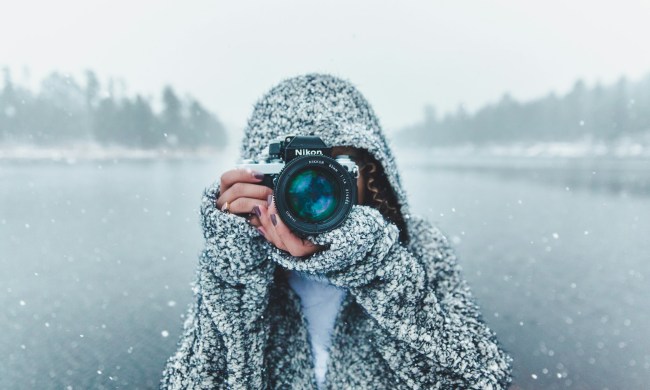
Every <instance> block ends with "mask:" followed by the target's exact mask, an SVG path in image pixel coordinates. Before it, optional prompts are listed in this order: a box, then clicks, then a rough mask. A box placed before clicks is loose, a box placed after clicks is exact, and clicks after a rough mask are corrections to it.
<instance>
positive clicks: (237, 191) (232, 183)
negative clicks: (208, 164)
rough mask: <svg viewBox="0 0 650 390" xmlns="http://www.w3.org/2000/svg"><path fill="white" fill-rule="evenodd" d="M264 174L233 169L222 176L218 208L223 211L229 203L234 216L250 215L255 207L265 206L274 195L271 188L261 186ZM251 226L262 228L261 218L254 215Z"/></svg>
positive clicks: (229, 209)
mask: <svg viewBox="0 0 650 390" xmlns="http://www.w3.org/2000/svg"><path fill="white" fill-rule="evenodd" d="M262 179H264V174H262V173H260V172H255V171H251V170H250V169H231V170H229V171H227V172H225V173H224V174H223V175H221V184H220V188H221V191H220V192H221V193H220V194H219V198H218V199H217V208H218V209H219V210H223V209H224V206H225V204H226V203H228V211H229V212H230V213H232V214H249V213H252V212H253V207H254V206H264V205H266V204H267V202H268V197H269V196H270V195H272V194H273V190H272V189H270V188H269V187H266V186H263V185H261V184H259V183H260V182H261V181H262ZM250 222H251V224H252V225H253V226H255V227H259V226H260V222H259V218H258V217H257V216H256V215H254V216H253V217H252V219H251V221H250Z"/></svg>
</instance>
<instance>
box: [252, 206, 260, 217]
mask: <svg viewBox="0 0 650 390" xmlns="http://www.w3.org/2000/svg"><path fill="white" fill-rule="evenodd" d="M253 212H254V213H255V215H257V217H258V218H259V217H261V216H262V210H260V207H259V206H257V205H255V206H253Z"/></svg>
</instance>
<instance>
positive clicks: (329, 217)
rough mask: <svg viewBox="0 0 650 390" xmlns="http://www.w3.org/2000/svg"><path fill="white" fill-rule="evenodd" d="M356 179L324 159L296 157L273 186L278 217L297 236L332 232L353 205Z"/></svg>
mask: <svg viewBox="0 0 650 390" xmlns="http://www.w3.org/2000/svg"><path fill="white" fill-rule="evenodd" d="M356 189H357V183H356V179H355V178H353V177H352V175H351V174H350V173H348V171H347V170H346V169H345V168H344V167H343V166H342V165H341V164H339V163H338V162H337V161H336V160H335V159H333V158H331V157H327V156H309V157H307V156H305V157H296V158H294V159H292V160H291V161H289V162H288V163H287V164H286V165H285V167H284V169H283V170H282V171H281V172H280V174H279V175H278V177H277V179H276V181H275V186H274V199H275V205H276V207H277V209H278V215H279V216H280V218H282V220H283V221H284V222H285V223H286V224H287V226H288V227H289V228H290V229H291V230H292V231H293V232H294V233H296V234H298V235H300V236H307V235H309V234H315V233H322V232H326V231H329V230H332V229H334V228H336V227H337V226H339V225H340V224H342V223H343V221H344V220H345V218H346V217H347V216H348V214H349V213H350V210H351V208H352V205H353V204H354V203H355V202H356V196H357V195H356Z"/></svg>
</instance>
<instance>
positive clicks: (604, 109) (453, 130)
mask: <svg viewBox="0 0 650 390" xmlns="http://www.w3.org/2000/svg"><path fill="white" fill-rule="evenodd" d="M642 133H645V134H650V75H648V76H646V77H645V78H644V79H642V80H640V81H637V82H629V81H628V80H626V79H625V78H621V79H619V81H618V82H616V83H615V84H614V85H609V86H602V85H600V84H596V85H594V86H591V87H588V86H587V85H585V83H584V82H583V81H577V82H576V83H575V84H574V86H573V89H572V90H571V91H570V92H569V93H567V94H566V95H564V96H559V97H558V96H556V95H555V94H553V93H551V94H549V95H547V96H546V97H543V98H540V99H536V100H532V101H529V102H518V101H517V100H514V99H513V98H512V97H510V95H508V94H505V95H504V96H503V97H502V98H501V100H500V101H499V102H498V103H496V104H490V105H486V106H485V107H483V108H481V109H479V110H478V111H476V112H475V113H472V114H469V113H467V112H466V111H465V110H464V109H463V108H462V106H461V107H460V108H459V109H458V110H457V111H456V112H454V113H448V114H446V115H445V116H444V117H442V118H438V116H437V113H436V110H435V108H433V107H431V106H427V107H425V109H424V118H423V120H422V121H421V122H419V123H416V124H415V125H413V126H409V127H407V128H405V129H403V130H402V131H401V132H400V133H399V134H398V135H397V136H396V137H395V139H396V141H397V142H399V143H400V144H403V145H412V146H415V145H420V146H433V145H452V144H465V143H472V144H486V143H499V144H503V143H512V142H537V141H575V140H578V139H581V138H584V137H589V138H591V139H592V140H600V141H605V142H608V141H613V140H615V139H620V138H621V137H625V136H629V137H635V136H636V135H638V134H642Z"/></svg>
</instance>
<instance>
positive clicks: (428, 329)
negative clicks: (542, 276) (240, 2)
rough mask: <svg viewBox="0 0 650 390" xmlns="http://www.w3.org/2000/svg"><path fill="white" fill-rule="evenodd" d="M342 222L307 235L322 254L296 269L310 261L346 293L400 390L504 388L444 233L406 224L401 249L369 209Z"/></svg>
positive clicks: (505, 379)
mask: <svg viewBox="0 0 650 390" xmlns="http://www.w3.org/2000/svg"><path fill="white" fill-rule="evenodd" d="M348 219H349V221H346V222H345V224H344V225H343V227H342V228H341V229H336V230H334V231H332V232H330V233H325V234H322V235H319V236H315V237H312V240H313V241H315V242H317V243H319V244H321V245H327V246H329V249H327V250H325V251H323V252H320V253H317V254H315V255H313V256H312V258H310V259H308V260H306V261H304V262H303V263H306V262H309V261H312V266H317V267H318V268H319V270H320V271H321V272H322V273H323V274H324V275H326V276H327V277H328V279H329V280H330V281H331V282H332V283H333V284H335V285H338V286H340V287H345V288H349V290H350V293H351V294H352V295H353V296H354V297H355V299H356V301H357V303H358V304H360V305H361V306H362V307H363V309H364V310H365V311H366V312H367V314H368V315H369V316H370V317H371V318H372V319H373V321H370V323H371V326H372V327H374V333H375V336H374V337H373V340H371V341H370V342H371V343H372V344H373V346H374V347H375V348H377V350H378V352H379V353H380V354H381V355H382V356H383V358H384V360H385V361H386V363H387V365H388V366H389V367H390V368H391V369H392V370H393V372H394V374H395V375H396V377H397V378H399V381H400V383H401V384H402V385H403V387H405V388H413V389H418V388H419V389H428V388H444V389H447V388H454V389H460V388H462V389H502V388H506V387H507V386H508V384H509V383H510V380H511V377H510V375H511V366H510V364H511V358H510V357H509V356H508V355H507V354H506V353H505V352H504V351H503V350H502V349H501V348H500V347H499V345H498V342H497V340H496V336H495V334H494V332H492V331H491V330H490V329H489V328H488V327H487V326H486V325H485V323H484V322H483V321H482V319H481V314H480V311H479V308H478V306H477V305H476V303H475V301H474V299H473V297H472V293H471V291H470V289H469V287H468V285H467V282H466V281H465V280H464V279H463V277H462V275H461V271H460V267H459V266H458V264H457V261H456V256H455V254H454V252H453V250H452V249H451V247H450V245H449V244H448V241H447V239H446V238H445V237H444V235H443V234H442V233H441V232H440V231H439V230H438V229H436V228H434V227H432V226H431V225H429V224H428V223H426V222H425V221H423V220H419V219H417V220H413V221H412V223H411V224H410V225H411V227H412V228H411V230H410V231H409V233H410V236H411V243H410V245H409V246H408V247H406V246H404V245H402V244H401V243H399V242H398V233H399V232H398V230H397V227H396V226H395V225H393V224H391V223H389V222H387V221H386V220H385V219H383V217H382V216H381V214H379V212H377V211H376V210H374V209H371V208H369V207H365V206H355V210H353V212H352V213H351V214H350V217H349V218H348ZM275 256H276V257H275V258H276V259H277V260H280V262H282V261H284V262H287V261H289V260H288V259H287V258H286V257H279V256H277V253H276V255H275ZM281 259H283V260H281ZM336 264H338V265H336Z"/></svg>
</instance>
